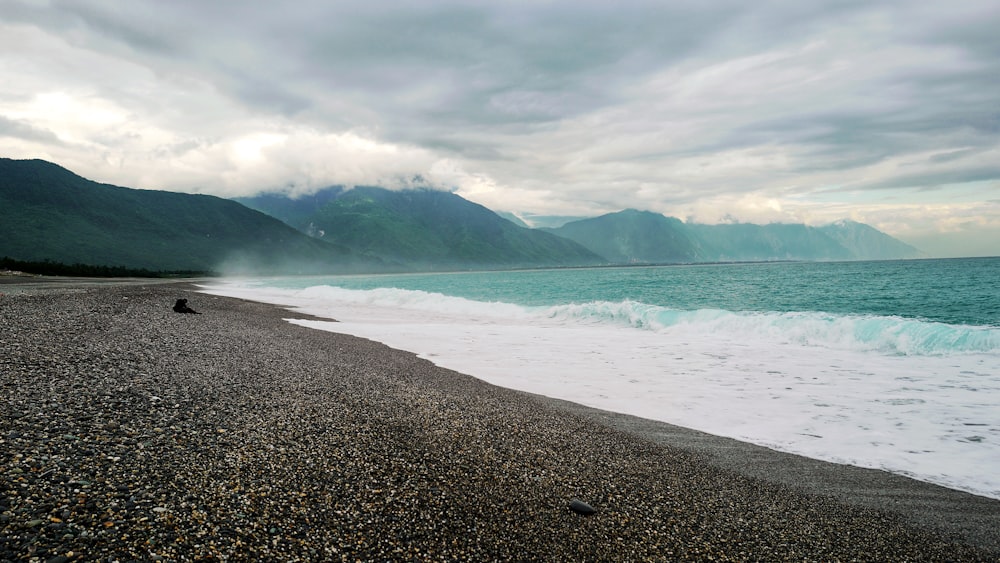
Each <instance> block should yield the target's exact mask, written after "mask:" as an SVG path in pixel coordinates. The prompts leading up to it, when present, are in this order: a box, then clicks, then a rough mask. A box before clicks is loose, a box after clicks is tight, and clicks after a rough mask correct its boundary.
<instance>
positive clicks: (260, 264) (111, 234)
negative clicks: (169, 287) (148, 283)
mask: <svg viewBox="0 0 1000 563" xmlns="http://www.w3.org/2000/svg"><path fill="white" fill-rule="evenodd" d="M0 209H3V210H4V219H3V221H0V255H6V256H9V257H10V258H12V259H15V260H22V261H35V262H38V261H45V260H49V261H53V262H60V263H65V264H88V265H95V266H110V267H122V268H128V269H147V270H151V271H216V272H218V271H238V272H278V271H282V272H310V273H313V272H327V271H354V270H358V269H371V268H372V266H373V265H376V266H377V265H379V263H378V262H377V261H372V260H370V259H365V258H363V257H358V256H356V255H354V254H352V253H351V252H350V251H349V250H348V249H347V248H345V247H343V246H336V245H333V244H330V243H328V242H324V241H321V240H317V239H315V238H311V237H308V236H305V235H303V234H302V233H299V232H298V231H296V230H295V229H293V228H291V227H289V226H288V225H285V224H284V223H282V222H281V221H278V220H276V219H274V218H273V217H269V216H267V215H265V214H263V213H260V212H257V211H253V210H251V209H247V208H246V207H244V206H242V205H240V204H238V203H236V202H233V201H230V200H226V199H222V198H218V197H214V196H208V195H192V194H181V193H174V192H165V191H154V190H136V189H130V188H123V187H118V186H111V185H107V184H98V183H96V182H93V181H90V180H87V179H85V178H82V177H80V176H77V175H76V174H73V173H72V172H70V171H68V170H66V169H65V168H62V167H60V166H57V165H55V164H52V163H49V162H45V161H41V160H11V159H0Z"/></svg>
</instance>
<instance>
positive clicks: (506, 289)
mask: <svg viewBox="0 0 1000 563" xmlns="http://www.w3.org/2000/svg"><path fill="white" fill-rule="evenodd" d="M203 290H204V291H205V292H206V293H211V294H217V295H228V296H234V297H240V298H244V299H251V300H256V301H262V302H268V303H274V304H278V305H283V306H287V307H290V308H294V309H296V310H300V311H302V312H305V313H310V314H312V315H316V316H319V317H323V318H330V319H336V320H337V321H339V322H326V321H316V320H308V321H307V320H295V321H290V322H294V323H296V324H300V325H303V326H307V327H310V328H315V329H319V330H328V331H333V332H340V333H347V334H353V335H356V336H361V337H364V338H368V339H372V340H376V341H379V342H383V343H385V344H387V345H389V346H392V347H394V348H399V349H403V350H409V351H412V352H414V353H416V354H418V355H420V356H421V357H424V358H426V359H428V360H430V361H432V362H434V363H435V364H437V365H440V366H442V367H446V368H449V369H453V370H456V371H460V372H462V373H466V374H469V375H472V376H475V377H477V378H480V379H483V380H485V381H488V382H490V383H493V384H496V385H500V386H503V387H509V388H513V389H519V390H523V391H529V392H532V393H538V394H542V395H547V396H551V397H556V398H560V399H566V400H569V401H574V402H577V403H581V404H584V405H588V406H592V407H597V408H600V409H605V410H610V411H617V412H622V413H627V414H632V415H637V416H641V417H644V418H649V419H654V420H659V421H663V422H668V423H671V424H676V425H679V426H684V427H688V428H694V429H697V430H702V431H705V432H709V433H712V434H717V435H721V436H728V437H732V438H735V439H738V440H742V441H746V442H752V443H755V444H759V445H763V446H766V447H769V448H772V449H775V450H780V451H785V452H791V453H796V454H800V455H804V456H808V457H812V458H816V459H821V460H826V461H832V462H836V463H844V464H851V465H857V466H861V467H870V468H878V469H883V470H886V471H890V472H893V473H899V474H903V475H907V476H910V477H913V478H915V479H919V480H922V481H927V482H931V483H936V484H939V485H943V486H945V487H950V488H954V489H959V490H964V491H968V492H971V493H974V494H977V495H982V496H987V497H992V498H1000V258H969V259H947V260H906V261H876V262H821V263H814V262H809V263H800V262H795V263H792V262H782V263H754V264H712V265H684V266H657V267H621V268H584V269H552V270H523V271H502V272H460V273H446V274H444V273H435V274H407V275H370V276H332V277H279V278H256V279H229V280H221V281H218V282H213V283H211V284H209V285H206V286H205V287H204V288H203Z"/></svg>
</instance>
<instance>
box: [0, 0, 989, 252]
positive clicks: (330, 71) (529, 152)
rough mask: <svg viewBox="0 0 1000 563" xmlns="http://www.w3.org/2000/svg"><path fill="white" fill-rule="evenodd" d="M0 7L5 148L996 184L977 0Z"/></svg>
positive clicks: (309, 162)
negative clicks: (0, 13)
mask: <svg viewBox="0 0 1000 563" xmlns="http://www.w3.org/2000/svg"><path fill="white" fill-rule="evenodd" d="M0 7H2V9H3V11H4V15H5V17H4V20H3V22H0V48H2V49H3V50H4V53H5V56H4V59H3V61H2V63H0V84H3V86H0V135H3V139H4V147H5V153H6V154H5V155H4V156H10V157H41V158H49V159H52V160H55V161H56V162H58V163H59V164H62V165H64V166H67V167H69V168H71V169H73V170H74V171H76V172H78V173H81V174H83V175H85V176H88V177H92V178H95V179H98V180H101V181H105V182H111V183H117V184H124V185H134V186H138V187H147V188H165V189H172V190H181V191H197V192H206V193H217V194H220V195H238V194H249V193H253V192H256V191H260V190H268V189H291V190H295V191H308V190H311V189H316V188H318V187H321V186H323V185H327V184H355V183H362V184H372V183H380V184H386V185H389V186H397V187H399V186H405V185H408V183H409V182H411V180H412V179H413V178H415V177H420V178H423V179H424V181H425V182H427V183H430V184H432V185H434V186H436V187H439V188H441V189H449V190H456V191H457V192H458V193H460V194H462V195H464V196H466V197H469V198H470V199H474V200H475V201H477V202H479V203H483V204H484V205H487V206H489V207H493V208H496V209H500V210H514V211H520V212H524V213H529V214H552V215H593V214H597V213H603V212H609V211H616V210H618V209H622V208H626V207H636V208H643V209H650V210H653V211H659V212H663V213H668V214H673V215H677V216H681V217H687V216H689V215H690V216H699V217H702V216H703V217H709V216H710V215H712V216H718V217H726V216H730V217H736V218H738V219H741V220H764V219H767V218H774V219H781V218H791V219H794V218H810V217H818V216H826V215H827V214H828V213H827V210H829V209H840V210H842V211H843V212H844V213H845V214H847V215H850V214H851V213H863V214H865V216H867V217H870V218H872V219H873V220H875V221H879V220H881V219H880V217H882V215H878V213H882V214H883V215H884V216H885V217H887V218H886V219H885V220H884V221H882V224H886V225H889V224H892V225H900V224H901V223H899V222H896V221H893V220H890V219H891V218H889V216H890V215H891V213H892V212H891V209H899V210H901V213H903V212H905V213H907V214H911V219H910V220H914V221H915V220H916V219H917V217H918V216H917V215H913V214H917V213H918V210H917V208H913V207H906V206H907V205H908V204H909V203H912V200H911V201H910V202H908V201H906V198H916V199H919V200H920V202H921V204H927V205H931V204H933V205H943V204H944V203H947V200H948V198H949V197H953V196H951V195H950V194H954V193H956V190H963V188H962V186H968V185H975V186H977V187H978V193H979V195H978V198H979V199H978V200H977V201H980V202H981V201H986V200H990V199H994V200H995V199H998V198H1000V193H998V192H1000V188H998V187H997V186H998V185H997V182H996V181H997V180H998V179H1000V167H998V166H997V165H996V164H995V163H996V162H998V161H1000V160H998V159H997V156H998V154H1000V135H998V133H1000V109H998V108H1000V106H998V99H997V92H1000V39H998V34H996V33H995V30H996V28H997V27H998V25H1000V7H998V6H997V4H996V3H995V2H992V1H990V0H955V1H952V2H949V3H947V4H946V5H945V4H940V3H920V4H914V3H912V2H904V1H902V0H879V1H875V2H867V1H864V2H863V1H857V0H838V1H831V2H823V3H802V2H788V1H781V0H772V1H766V2H756V3H746V2H735V1H729V0H716V1H712V2H700V3H664V2H652V1H649V2H647V1H629V2H624V3H616V4H608V3H605V2H594V1H583V2H580V1H577V2H568V1H564V0H552V1H548V2H504V3H492V4H489V3H487V4H483V3H479V2H471V1H463V0H449V1H438V0H435V1H430V0H418V1H407V2H403V1H399V2H377V3H376V2H354V1H347V2H336V3H330V2H321V1H319V0H316V1H308V0H304V1H299V2H296V3H294V4H292V5H278V4H273V3H242V2H212V3H207V4H206V3H203V2H194V1H192V0H180V1H176V2H168V3H160V2H142V1H136V2H129V3H126V4H122V3H120V2H110V1H104V0H73V1H60V0H53V1H51V2H42V1H37V2H35V1H16V0H0ZM927 193H934V194H936V195H935V197H936V200H935V201H933V202H928V201H925V198H926V194H927ZM962 193H963V194H967V193H968V190H965V191H964V192H962ZM962 197H963V198H964V197H966V195H963V196H962ZM875 204H877V206H875V207H872V206H873V205H875ZM892 206H897V207H895V208H893V207H892ZM980 208H981V209H983V212H982V213H983V214H982V215H981V217H980V219H982V221H985V222H984V223H982V224H987V223H988V222H989V216H988V214H989V213H994V212H995V209H994V208H992V207H989V206H980ZM858 210H864V211H858ZM879 210H880V211H879ZM939 211H940V212H942V213H954V214H955V216H956V217H963V218H964V217H965V211H962V212H959V211H957V210H955V209H952V210H951V211H949V210H948V209H947V208H944V207H941V208H934V210H933V211H932V210H930V209H928V210H927V211H926V212H927V213H929V214H931V215H934V216H937V215H936V213H938V212H939ZM921 224H924V223H921ZM926 224H927V228H928V229H941V228H944V227H942V226H941V225H943V223H942V222H941V221H932V222H927V223H926ZM969 224H979V223H969ZM899 228H900V229H902V227H899ZM900 232H902V231H900ZM928 232H931V231H928ZM998 244H1000V243H998ZM998 253H1000V248H998Z"/></svg>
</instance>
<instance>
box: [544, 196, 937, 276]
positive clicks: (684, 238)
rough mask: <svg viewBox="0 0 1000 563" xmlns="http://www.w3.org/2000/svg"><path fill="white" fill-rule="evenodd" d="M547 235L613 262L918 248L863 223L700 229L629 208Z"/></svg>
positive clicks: (835, 256)
mask: <svg viewBox="0 0 1000 563" xmlns="http://www.w3.org/2000/svg"><path fill="white" fill-rule="evenodd" d="M546 230H547V231H548V232H551V233H553V234H556V235H559V236H562V237H565V238H568V239H570V240H575V241H576V242H579V243H580V244H582V245H584V246H586V247H587V248H589V249H590V250H592V251H593V252H595V253H597V254H600V255H601V256H604V257H605V258H607V259H608V260H609V261H611V262H613V263H637V262H638V263H651V264H662V263H691V262H726V261H769V260H871V259H900V258H918V257H920V256H921V253H920V251H919V250H917V249H915V248H913V247H912V246H909V245H907V244H906V243H903V242H901V241H899V240H896V239H894V238H892V237H890V236H889V235H887V234H885V233H882V232H880V231H878V230H876V229H874V228H872V227H870V226H868V225H864V224H861V223H854V222H850V221H841V222H839V223H835V224H833V225H828V226H824V227H809V226H806V225H797V224H780V223H774V224H769V225H753V224H748V223H737V224H723V225H700V224H687V223H683V222H681V221H680V220H679V219H675V218H673V217H665V216H663V215H660V214H657V213H650V212H645V211H636V210H633V209H630V210H625V211H621V212H618V213H611V214H608V215H603V216H601V217H596V218H593V219H586V220H582V221H574V222H571V223H567V224H566V225H563V226H562V227H559V228H557V229H546Z"/></svg>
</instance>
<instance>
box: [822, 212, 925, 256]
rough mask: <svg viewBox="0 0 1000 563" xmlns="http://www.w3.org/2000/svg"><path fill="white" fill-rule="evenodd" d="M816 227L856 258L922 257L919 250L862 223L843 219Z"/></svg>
mask: <svg viewBox="0 0 1000 563" xmlns="http://www.w3.org/2000/svg"><path fill="white" fill-rule="evenodd" d="M818 229H819V230H820V231H821V232H823V233H824V234H826V235H827V236H829V237H830V238H832V239H833V240H835V241H837V242H838V243H840V245H841V246H843V247H844V248H846V249H847V250H848V251H850V252H851V254H852V256H853V257H854V258H855V259H858V260H893V259H896V258H922V257H923V252H921V251H920V250H917V249H916V248H914V247H912V246H910V245H908V244H906V243H905V242H903V241H901V240H899V239H895V238H893V237H891V236H889V235H887V234H885V233H883V232H882V231H880V230H878V229H876V228H874V227H871V226H869V225H865V224H864V223H856V222H854V221H847V220H843V221H837V222H836V223H833V224H831V225H826V226H823V227H819V228H818Z"/></svg>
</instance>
